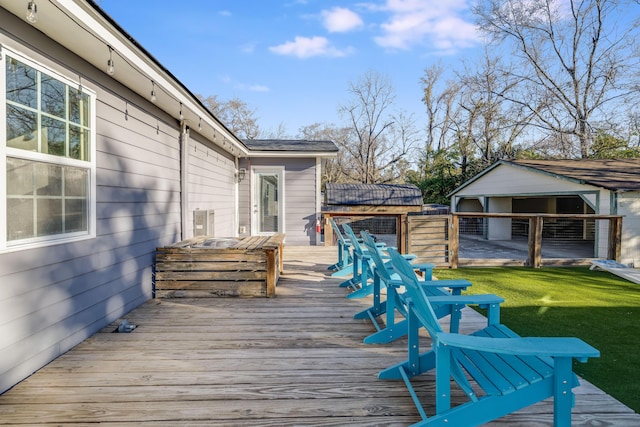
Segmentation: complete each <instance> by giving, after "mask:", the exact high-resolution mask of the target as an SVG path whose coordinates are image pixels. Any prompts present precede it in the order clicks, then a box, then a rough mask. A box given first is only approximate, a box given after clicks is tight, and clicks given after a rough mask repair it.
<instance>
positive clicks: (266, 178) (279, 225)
mask: <svg viewBox="0 0 640 427" xmlns="http://www.w3.org/2000/svg"><path fill="white" fill-rule="evenodd" d="M252 182H253V221H251V224H252V226H251V228H252V231H251V233H252V234H253V235H270V234H274V233H283V232H284V191H283V190H284V170H283V169H281V168H258V167H256V168H254V169H253V179H252Z"/></svg>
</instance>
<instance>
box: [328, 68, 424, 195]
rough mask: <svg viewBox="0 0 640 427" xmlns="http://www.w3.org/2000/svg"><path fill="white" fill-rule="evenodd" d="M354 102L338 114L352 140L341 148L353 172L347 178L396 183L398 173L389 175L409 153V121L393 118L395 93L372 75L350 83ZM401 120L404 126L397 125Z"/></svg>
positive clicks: (380, 76) (387, 83)
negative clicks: (346, 122) (399, 135)
mask: <svg viewBox="0 0 640 427" xmlns="http://www.w3.org/2000/svg"><path fill="white" fill-rule="evenodd" d="M348 92H349V93H350V95H351V99H350V100H349V101H348V102H347V103H345V104H343V105H342V106H340V108H339V111H340V113H341V114H343V115H344V116H345V117H346V119H347V121H348V123H349V124H348V126H347V127H348V128H349V129H350V130H351V137H350V139H349V141H348V142H347V143H345V144H344V145H342V146H341V147H340V148H341V149H342V150H344V154H345V158H346V160H347V161H348V163H349V166H351V169H349V170H345V171H344V172H345V174H346V175H347V176H349V178H350V179H351V180H353V181H355V182H361V183H381V182H393V181H395V180H396V179H397V178H398V176H397V173H392V174H389V173H388V172H389V171H391V170H393V167H394V165H395V164H396V163H398V162H399V161H400V160H402V159H403V158H404V157H405V155H406V154H407V152H408V149H409V147H408V145H410V144H412V143H413V142H412V141H411V138H405V139H402V138H400V139H399V140H397V139H396V138H397V137H398V134H399V133H400V134H403V135H405V136H408V134H407V131H408V129H409V127H410V126H411V123H410V121H411V120H410V118H408V117H406V116H402V117H401V116H395V117H394V116H393V114H392V108H393V106H394V102H395V89H394V87H393V85H392V83H391V80H390V79H389V77H388V76H386V75H383V74H381V73H378V72H375V71H369V72H367V73H365V74H363V75H362V76H360V77H359V78H358V79H357V80H356V81H352V82H350V83H349V86H348ZM397 120H402V122H396V121H397Z"/></svg>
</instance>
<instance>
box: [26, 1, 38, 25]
mask: <svg viewBox="0 0 640 427" xmlns="http://www.w3.org/2000/svg"><path fill="white" fill-rule="evenodd" d="M27 21H29V22H31V23H32V24H35V23H36V22H37V21H38V6H37V5H36V2H35V1H30V2H29V3H27Z"/></svg>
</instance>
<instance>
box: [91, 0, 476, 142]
mask: <svg viewBox="0 0 640 427" xmlns="http://www.w3.org/2000/svg"><path fill="white" fill-rule="evenodd" d="M470 3H471V1H467V0H446V1H443V0H371V1H366V0H365V1H327V0H182V1H175V0H154V1H148V0H144V1H143V0H127V1H125V0H101V1H99V5H100V6H101V7H102V8H103V9H104V10H105V11H106V12H107V13H108V14H109V15H110V16H111V17H112V18H114V19H115V20H116V22H118V23H119V24H120V25H121V26H122V27H123V28H124V29H125V31H127V32H128V33H129V34H130V35H131V36H132V37H133V38H134V39H136V40H137V41H138V42H139V43H140V44H142V46H144V47H145V48H146V49H147V50H148V51H149V52H150V53H151V54H152V55H153V56H154V57H155V58H156V59H157V60H159V61H160V63H162V64H163V65H164V66H165V67H166V68H167V69H169V70H170V71H171V72H172V73H173V74H174V75H175V76H176V77H177V78H178V79H179V80H180V81H181V82H182V83H183V84H185V85H186V86H187V87H188V88H189V89H190V90H191V91H192V92H193V93H196V94H201V95H203V96H209V95H218V96H219V97H220V98H221V99H223V100H227V99H230V98H234V97H237V98H240V99H242V100H243V101H245V102H246V103H247V104H248V105H249V106H250V107H251V108H254V109H256V110H257V111H256V116H257V117H258V120H259V124H260V127H261V128H262V129H263V130H266V131H269V130H275V129H276V128H277V127H278V125H280V124H283V125H284V126H285V128H286V130H287V133H288V134H289V136H296V134H297V133H298V129H299V128H300V127H301V126H305V125H310V124H313V123H316V122H321V123H333V124H335V125H340V124H343V123H344V120H343V119H342V118H341V117H340V116H339V115H338V113H337V110H338V106H339V105H340V104H341V103H345V102H346V101H347V100H349V94H348V92H347V87H348V83H349V82H350V81H355V80H356V79H357V78H358V77H360V76H362V75H363V74H364V73H366V72H367V71H370V70H373V71H376V72H380V73H383V74H386V75H387V76H388V77H389V78H390V79H391V81H392V83H393V85H394V87H395V89H396V94H397V98H396V107H397V109H399V110H404V111H407V112H409V113H413V114H414V115H415V118H416V122H417V125H418V126H419V127H420V128H421V127H422V125H423V123H424V121H425V120H424V113H423V111H424V108H423V107H424V106H423V104H422V102H421V101H420V98H421V87H420V78H421V77H422V76H423V74H424V69H425V68H426V67H428V66H430V65H433V64H436V63H438V62H441V63H442V64H443V65H444V66H445V67H448V66H455V67H458V66H459V64H460V59H461V58H471V57H473V56H474V55H476V54H477V53H478V51H479V50H480V49H479V47H480V35H479V34H478V33H477V32H476V30H475V28H474V25H473V17H472V16H471V13H470V11H469V7H470Z"/></svg>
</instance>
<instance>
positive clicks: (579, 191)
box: [450, 159, 640, 266]
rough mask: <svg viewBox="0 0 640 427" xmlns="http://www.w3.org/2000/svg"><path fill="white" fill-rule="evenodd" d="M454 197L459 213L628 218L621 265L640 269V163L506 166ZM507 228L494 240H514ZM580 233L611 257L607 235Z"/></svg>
mask: <svg viewBox="0 0 640 427" xmlns="http://www.w3.org/2000/svg"><path fill="white" fill-rule="evenodd" d="M450 197H451V210H452V211H453V212H491V213H500V212H506V213H552V214H601V215H609V214H610V215H624V218H623V221H622V245H621V260H622V262H623V263H625V264H631V265H636V266H638V265H639V264H640V159H577V160H500V161H498V162H496V163H494V164H493V165H491V166H490V167H488V168H487V169H485V170H484V171H482V172H481V173H479V174H478V175H476V176H475V177H473V178H471V179H470V180H468V181H467V182H465V183H464V184H462V185H461V186H460V187H458V188H457V189H456V190H454V191H453V192H452V193H451V194H450ZM497 223H498V221H496V224H497ZM505 224H506V222H503V223H502V227H500V228H499V229H498V230H493V232H492V234H493V235H494V236H500V237H501V238H509V237H510V236H511V233H513V230H514V228H513V227H505V226H504V225H505ZM508 225H510V226H513V224H508ZM579 231H580V232H582V234H583V236H584V235H586V234H590V235H591V236H592V237H591V238H592V239H593V240H594V245H595V248H594V252H595V256H596V257H606V253H607V252H606V250H605V248H606V247H607V246H606V239H607V230H606V229H598V228H596V229H594V230H588V231H586V230H584V229H582V230H579Z"/></svg>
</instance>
